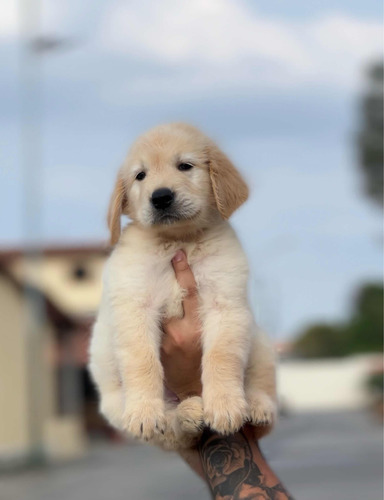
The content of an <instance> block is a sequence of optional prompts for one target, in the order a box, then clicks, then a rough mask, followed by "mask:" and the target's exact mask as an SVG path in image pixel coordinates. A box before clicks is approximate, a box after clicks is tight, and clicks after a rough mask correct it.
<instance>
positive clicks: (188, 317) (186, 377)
mask: <svg viewBox="0 0 384 500" xmlns="http://www.w3.org/2000/svg"><path fill="white" fill-rule="evenodd" d="M172 265H173V269H174V271H175V275H176V279H177V281H178V283H179V285H180V286H181V287H182V288H184V289H185V290H187V295H186V296H185V297H184V300H183V309H184V316H183V318H181V319H178V318H170V319H168V320H166V321H165V322H164V323H163V330H164V336H163V342H162V346H161V362H162V364H163V368H164V377H165V383H166V386H167V387H168V389H170V390H171V391H172V392H174V393H175V394H176V395H177V397H178V398H179V399H180V401H182V400H183V399H186V398H188V397H191V396H201V389H202V387H201V354H202V352H201V344H200V336H201V324H200V320H199V317H198V305H199V304H198V295H197V288H196V281H195V278H194V276H193V273H192V271H191V268H190V267H189V265H188V262H187V257H186V255H185V253H184V252H183V251H182V250H179V251H178V252H177V253H176V255H175V256H174V258H173V259H172Z"/></svg>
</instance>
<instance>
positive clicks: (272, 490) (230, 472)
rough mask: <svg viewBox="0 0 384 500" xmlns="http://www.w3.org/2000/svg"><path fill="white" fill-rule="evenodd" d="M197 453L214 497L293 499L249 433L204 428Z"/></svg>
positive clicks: (225, 499) (247, 499) (224, 499)
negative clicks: (215, 430) (227, 434)
mask: <svg viewBox="0 0 384 500" xmlns="http://www.w3.org/2000/svg"><path fill="white" fill-rule="evenodd" d="M199 453H200V457H201V462H202V465H203V469H204V472H205V475H206V478H207V481H208V484H209V486H210V488H211V491H212V494H213V498H214V499H215V500H256V499H257V500H293V498H292V497H291V496H290V495H289V493H288V492H287V491H286V490H285V488H284V487H283V485H282V484H281V483H279V481H278V480H277V478H276V477H275V476H274V474H273V472H272V471H271V470H270V469H269V468H268V466H267V464H266V463H265V461H264V459H263V457H262V455H261V453H260V451H259V449H258V448H257V444H256V442H254V441H253V440H252V439H250V436H249V433H247V432H244V431H243V430H241V431H239V432H237V433H236V434H234V435H233V436H221V435H219V434H215V433H213V432H211V431H209V430H206V431H204V433H203V436H202V438H201V440H200V443H199Z"/></svg>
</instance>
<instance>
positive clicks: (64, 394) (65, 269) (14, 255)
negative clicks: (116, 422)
mask: <svg viewBox="0 0 384 500" xmlns="http://www.w3.org/2000/svg"><path fill="white" fill-rule="evenodd" d="M107 254H108V252H107V250H106V249H105V248H104V247H102V246H101V245H100V246H88V247H85V246H84V247H57V248H47V249H44V251H43V253H42V255H41V258H39V260H38V261H37V260H31V259H28V260H26V259H25V257H24V254H23V253H22V251H21V250H6V251H0V317H1V323H0V339H1V350H0V408H1V412H0V462H1V461H8V462H9V460H18V459H22V458H23V456H25V455H28V453H29V452H30V450H31V448H33V440H34V438H35V437H36V436H35V434H36V432H37V431H36V429H35V431H34V430H33V423H34V421H38V423H37V427H38V426H39V425H40V424H41V425H40V432H41V436H40V440H41V443H42V445H43V448H44V451H45V453H46V455H47V456H48V457H49V458H65V457H71V456H75V455H78V454H79V453H81V449H82V447H83V445H84V438H85V436H86V435H87V434H91V435H94V434H96V435H100V434H101V435H104V436H105V435H111V436H112V435H113V432H112V431H111V429H109V428H108V427H107V425H106V424H105V423H104V421H103V420H102V419H101V417H100V416H99V415H98V412H97V405H96V394H95V392H94V389H93V386H92V384H91V382H90V380H89V376H88V373H87V371H86V363H87V347H88V340H89V334H90V326H91V324H92V321H93V318H94V316H95V313H96V311H97V308H98V304H99V300H100V295H101V275H102V269H103V264H104V262H105V259H106V257H107ZM27 290H28V294H29V296H31V293H32V294H34V297H35V298H37V299H38V301H39V303H40V304H41V305H42V310H43V315H42V319H41V321H40V327H39V332H40V336H39V340H38V342H37V349H38V351H39V352H38V353H37V358H36V353H35V354H34V355H35V358H33V356H32V352H31V345H30V344H29V342H31V339H30V338H29V337H28V336H29V335H31V332H30V329H31V318H30V317H29V316H28V313H27V310H26V293H27ZM36 359H40V360H41V366H40V363H38V362H36ZM31 360H34V363H35V365H36V363H37V364H38V365H39V366H37V367H36V366H32V373H34V372H33V370H34V369H36V370H35V371H36V380H30V378H31V366H30V364H31ZM32 376H33V377H34V376H35V375H32ZM36 391H38V392H36ZM33 394H35V396H33ZM31 397H38V398H39V405H38V407H39V409H38V415H35V413H36V408H35V410H34V412H33V413H34V414H33V415H31V408H32V407H33V404H32V403H31V401H30V398H31ZM35 406H36V405H35ZM39 422H40V424H39Z"/></svg>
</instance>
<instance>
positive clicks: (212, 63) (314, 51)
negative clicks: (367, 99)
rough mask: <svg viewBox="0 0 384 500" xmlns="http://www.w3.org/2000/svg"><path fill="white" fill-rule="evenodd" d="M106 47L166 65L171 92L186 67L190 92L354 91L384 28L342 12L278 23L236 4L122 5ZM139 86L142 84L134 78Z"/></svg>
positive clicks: (225, 0)
mask: <svg viewBox="0 0 384 500" xmlns="http://www.w3.org/2000/svg"><path fill="white" fill-rule="evenodd" d="M100 41H101V43H102V45H103V47H104V48H105V49H106V50H108V51H113V52H115V53H116V54H128V55H130V56H131V57H135V58H138V59H142V60H145V61H148V62H152V63H155V64H156V65H160V66H163V67H166V68H167V69H168V70H169V72H170V74H169V76H168V78H167V75H164V76H163V77H162V78H161V79H160V82H159V84H160V86H163V87H164V89H166V88H167V87H168V88H169V87H170V86H171V87H172V89H173V88H177V86H178V85H179V83H180V81H178V80H179V79H178V77H177V76H176V80H175V73H176V74H177V73H180V72H182V70H183V69H187V70H188V71H189V75H190V76H189V78H190V81H191V88H196V83H197V87H199V86H202V87H204V85H205V86H206V87H207V88H211V89H212V88H215V87H217V85H218V84H219V86H220V85H224V86H225V85H226V84H229V85H240V86H247V87H248V86H249V87H254V86H255V85H256V86H258V87H260V86H270V85H272V86H278V87H281V86H291V85H294V86H297V85H303V84H306V83H308V82H317V83H320V84H322V83H327V84H330V85H332V86H334V85H337V86H341V87H345V86H348V87H350V86H351V83H352V84H355V83H356V81H357V75H358V73H359V71H360V65H361V64H362V63H366V62H367V60H370V59H372V58H374V57H377V56H378V55H379V54H380V53H381V23H380V22H376V21H362V20H358V19H356V18H353V17H348V16H346V15H343V14H337V13H333V14H332V13H330V14H327V15H324V16H323V17H322V18H318V19H312V20H302V21H300V22H299V21H292V20H279V19H277V18H275V17H273V18H272V17H266V16H261V15H257V14H256V13H255V12H254V11H253V10H250V8H249V7H248V6H247V5H246V4H245V3H244V2H243V1H235V0H211V1H210V2H206V1H205V0H194V1H193V2H180V1H178V0H163V1H162V2H154V1H153V0H141V1H140V2H138V1H136V2H129V3H128V2H125V1H124V2H123V1H118V2H117V3H115V4H114V5H110V4H109V6H108V11H107V12H106V14H105V16H104V17H103V20H102V26H101V31H100ZM183 78H184V79H186V77H185V75H184V76H183ZM183 78H182V79H183ZM132 80H133V82H132V84H133V85H135V83H136V84H137V85H140V86H141V84H142V83H143V82H140V80H136V79H135V76H134V75H133V77H132ZM172 82H173V83H172ZM186 83H187V85H188V82H186Z"/></svg>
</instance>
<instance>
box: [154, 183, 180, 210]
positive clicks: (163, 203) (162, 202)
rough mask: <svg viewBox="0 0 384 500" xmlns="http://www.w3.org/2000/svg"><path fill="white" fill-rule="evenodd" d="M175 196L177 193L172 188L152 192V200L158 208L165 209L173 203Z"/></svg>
mask: <svg viewBox="0 0 384 500" xmlns="http://www.w3.org/2000/svg"><path fill="white" fill-rule="evenodd" d="M174 197H175V195H174V194H173V193H172V191H171V190H170V189H168V188H160V189H156V191H154V192H153V193H152V197H151V202H152V205H153V206H154V207H155V208H157V209H158V210H164V209H165V208H168V207H169V206H170V205H172V202H173V199H174Z"/></svg>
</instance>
